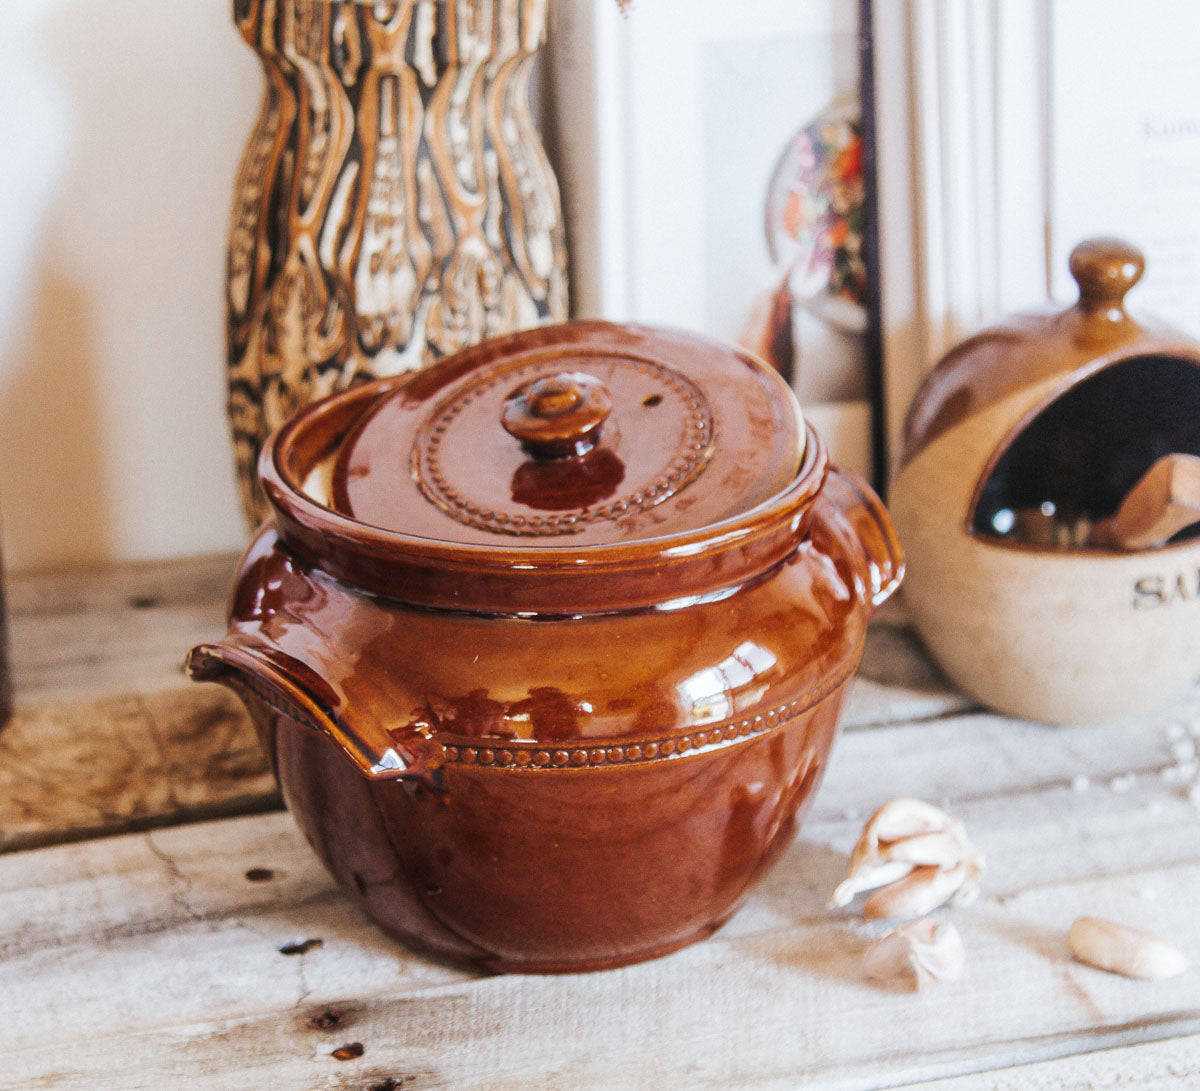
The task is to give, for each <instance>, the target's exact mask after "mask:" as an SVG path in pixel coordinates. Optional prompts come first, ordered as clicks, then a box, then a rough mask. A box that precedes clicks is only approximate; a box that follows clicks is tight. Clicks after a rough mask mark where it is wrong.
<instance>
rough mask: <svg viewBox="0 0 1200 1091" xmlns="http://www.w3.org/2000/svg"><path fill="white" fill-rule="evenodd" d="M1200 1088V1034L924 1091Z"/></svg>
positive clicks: (937, 1084)
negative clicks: (1199, 1085)
mask: <svg viewBox="0 0 1200 1091" xmlns="http://www.w3.org/2000/svg"><path fill="white" fill-rule="evenodd" d="M1198 1084H1200V1035H1187V1036H1185V1037H1182V1038H1172V1039H1168V1040H1166V1041H1148V1042H1142V1043H1140V1044H1138V1045H1136V1046H1124V1047H1121V1048H1117V1049H1102V1050H1096V1051H1095V1052H1094V1053H1083V1054H1074V1055H1072V1056H1069V1057H1059V1058H1056V1059H1055V1060H1052V1061H1040V1062H1037V1063H1034V1064H1028V1065H1021V1066H1020V1067H1019V1068H1006V1069H1004V1070H1003V1071H991V1072H979V1073H975V1074H973V1075H970V1076H951V1077H950V1078H948V1079H945V1080H934V1081H932V1082H930V1083H923V1084H920V1085H919V1086H920V1087H921V1089H922V1091H1109V1089H1110V1088H1120V1089H1123V1091H1128V1089H1134V1091H1136V1089H1138V1088H1143V1089H1149V1088H1153V1089H1161V1088H1179V1089H1180V1091H1190V1089H1191V1088H1194V1087H1196V1086H1197V1085H1198Z"/></svg>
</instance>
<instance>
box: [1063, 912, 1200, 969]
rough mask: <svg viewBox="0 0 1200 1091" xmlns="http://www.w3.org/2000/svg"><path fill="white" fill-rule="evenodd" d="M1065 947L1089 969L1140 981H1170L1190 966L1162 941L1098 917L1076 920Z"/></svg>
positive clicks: (1181, 955)
mask: <svg viewBox="0 0 1200 1091" xmlns="http://www.w3.org/2000/svg"><path fill="white" fill-rule="evenodd" d="M1067 946H1068V947H1069V948H1070V949H1071V954H1073V955H1074V956H1075V957H1076V958H1077V959H1079V960H1080V961H1081V962H1086V963H1087V964H1088V965H1089V966H1095V967H1097V968H1098V969H1101V970H1108V971H1110V972H1111V973H1114V974H1123V975H1124V976H1125V977H1136V978H1140V979H1141V980H1143V981H1159V980H1161V979H1163V978H1165V977H1174V976H1175V975H1176V974H1181V973H1183V971H1184V970H1186V969H1187V968H1188V966H1189V965H1190V963H1189V961H1188V957H1187V955H1185V954H1184V953H1183V952H1182V951H1181V950H1179V948H1178V947H1175V946H1174V945H1173V944H1170V943H1168V942H1167V941H1166V940H1162V939H1159V938H1158V937H1157V936H1152V935H1150V933H1149V932H1140V931H1138V930H1137V929H1136V928H1129V927H1128V926H1126V925H1123V924H1114V923H1113V922H1112V921H1106V920H1101V919H1100V918H1099V917H1080V918H1079V919H1078V920H1076V921H1075V923H1074V924H1073V925H1071V931H1070V932H1069V933H1067Z"/></svg>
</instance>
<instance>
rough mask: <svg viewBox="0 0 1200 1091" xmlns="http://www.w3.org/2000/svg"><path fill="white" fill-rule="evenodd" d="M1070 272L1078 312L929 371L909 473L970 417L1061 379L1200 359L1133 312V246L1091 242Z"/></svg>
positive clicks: (984, 337) (1024, 323) (911, 421)
mask: <svg viewBox="0 0 1200 1091" xmlns="http://www.w3.org/2000/svg"><path fill="white" fill-rule="evenodd" d="M1069 267H1070V271H1071V276H1072V277H1073V278H1074V280H1075V283H1076V285H1077V286H1078V289H1079V298H1078V300H1077V301H1076V302H1075V304H1074V305H1073V306H1071V307H1068V308H1066V309H1065V310H1054V311H1046V312H1041V313H1031V314H1017V315H1011V316H1009V317H1006V318H1004V319H1002V320H1001V321H1000V322H998V323H997V324H996V325H994V326H990V327H988V328H987V329H984V330H982V331H981V332H979V333H977V334H976V335H974V336H973V337H970V338H968V339H967V340H965V341H963V342H962V343H961V344H959V345H957V346H956V347H954V348H953V349H952V350H951V351H950V352H949V353H947V354H946V355H945V356H944V357H943V358H942V359H941V361H940V362H939V363H938V365H937V367H936V368H934V370H933V371H932V372H930V374H929V375H928V377H927V378H926V380H925V382H924V384H923V385H922V386H921V389H920V390H919V391H918V392H917V395H916V397H915V398H914V400H913V403H912V405H911V407H910V409H909V412H908V417H907V420H906V423H905V429H904V439H903V443H902V448H901V451H902V453H901V465H902V466H904V465H907V464H908V463H909V462H911V461H912V459H913V458H914V457H915V456H916V455H917V454H918V453H919V452H920V451H921V450H923V449H924V448H925V447H926V446H928V445H929V443H931V442H932V441H933V440H935V439H936V438H937V437H938V436H940V435H942V434H943V433H945V432H947V431H948V430H949V429H951V428H953V427H954V426H955V425H957V424H958V423H960V422H961V421H963V420H965V419H966V418H967V417H970V416H973V415H974V414H976V413H978V412H980V411H982V410H984V409H987V408H988V407H989V406H992V405H995V404H996V403H998V402H1000V401H1002V400H1003V399H1004V398H1006V397H1008V396H1009V395H1010V394H1012V393H1014V392H1015V391H1017V390H1019V389H1022V388H1024V387H1032V386H1035V385H1037V384H1040V383H1042V382H1043V381H1045V380H1047V379H1050V378H1052V377H1053V376H1055V375H1061V376H1062V377H1063V382H1064V384H1069V383H1071V382H1075V381H1077V380H1079V379H1082V378H1085V377H1086V376H1087V375H1089V374H1092V373H1093V372H1094V371H1097V370H1100V369H1102V368H1103V367H1105V366H1107V365H1108V364H1111V363H1113V362H1115V361H1116V360H1119V359H1125V358H1128V357H1130V356H1134V355H1150V354H1162V355H1180V356H1184V357H1187V358H1189V359H1192V360H1195V359H1196V358H1197V350H1198V349H1200V345H1198V344H1197V342H1196V341H1195V340H1193V339H1192V338H1190V337H1188V336H1186V335H1185V334H1183V333H1181V332H1179V331H1177V330H1175V329H1172V328H1171V327H1170V326H1167V325H1166V324H1164V323H1161V322H1158V321H1156V320H1154V319H1152V318H1147V317H1145V316H1142V315H1138V316H1137V317H1135V316H1133V315H1131V314H1130V313H1129V312H1128V310H1127V309H1126V306H1125V296H1126V294H1127V293H1128V292H1129V291H1130V290H1131V289H1132V288H1133V287H1134V286H1135V285H1136V284H1137V283H1138V281H1139V280H1140V279H1141V277H1142V274H1143V272H1144V271H1145V268H1146V259H1145V256H1144V255H1143V254H1142V252H1141V251H1140V250H1139V249H1138V248H1137V247H1136V246H1134V245H1133V244H1132V243H1129V242H1127V241H1125V240H1124V239H1119V238H1113V237H1097V238H1091V239H1087V240H1085V241H1083V242H1081V243H1079V244H1078V245H1077V246H1076V247H1075V248H1074V249H1073V250H1072V251H1071V256H1070V266H1069Z"/></svg>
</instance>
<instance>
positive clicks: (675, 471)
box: [260, 322, 827, 613]
mask: <svg viewBox="0 0 1200 1091" xmlns="http://www.w3.org/2000/svg"><path fill="white" fill-rule="evenodd" d="M826 468H827V460H826V458H825V454H824V450H823V448H822V446H821V443H820V440H819V439H817V438H816V436H815V434H814V433H812V432H811V431H809V430H807V429H806V428H805V426H804V422H803V418H802V415H801V413H800V409H799V406H798V405H797V404H796V401H795V398H794V396H793V395H792V393H791V390H790V389H789V388H788V387H787V385H786V384H785V383H784V382H783V381H782V379H780V377H779V376H778V375H777V374H776V373H775V372H774V371H773V370H771V369H770V368H768V367H767V366H766V365H764V364H763V363H761V361H759V360H757V359H756V358H755V357H753V356H751V355H749V354H748V353H745V352H743V351H741V350H739V349H736V348H734V347H732V346H727V345H725V344H722V343H718V342H714V341H712V340H709V339H707V338H704V337H700V336H697V335H694V334H689V333H683V332H678V331H673V330H662V329H656V328H649V327H643V326H628V325H618V324H613V323H606V322H571V323H565V324H561V325H557V326H542V327H537V328H535V329H531V330H525V331H523V332H521V333H517V334H513V335H510V336H508V337H504V338H498V339H494V340H491V341H487V342H484V343H482V344H480V345H477V346H475V347H474V348H471V349H468V350H466V351H464V352H460V353H457V354H455V355H454V356H453V357H448V358H446V359H445V360H443V361H441V362H439V363H437V364H435V365H433V366H432V367H430V368H429V369H427V370H426V371H424V372H421V373H419V374H417V375H415V376H407V377H399V378H397V379H392V380H383V381H381V382H376V383H372V384H367V385H366V386H365V387H360V388H356V389H354V390H352V391H350V392H347V393H346V394H342V395H338V396H335V397H334V398H332V399H329V400H327V401H326V402H323V403H319V404H318V405H317V406H315V407H313V408H312V409H310V410H309V411H306V412H305V413H302V414H301V415H300V416H299V417H298V418H296V419H294V420H293V421H292V422H291V423H290V424H288V425H286V426H285V427H284V428H283V429H282V430H281V431H280V432H278V433H277V434H276V436H275V437H273V438H272V439H271V440H270V441H269V442H268V443H267V445H266V447H265V448H264V451H263V456H262V459H261V461H260V475H261V477H262V480H263V486H264V489H265V491H266V493H267V496H268V497H269V499H270V500H271V502H272V504H273V505H274V507H275V508H276V511H277V514H278V520H277V521H278V523H279V526H280V531H281V534H282V536H283V537H284V539H285V541H287V542H288V544H289V545H290V546H292V547H293V548H294V549H295V550H296V551H297V552H299V553H300V554H301V555H302V556H304V557H306V558H307V559H309V560H311V561H313V562H314V563H317V564H319V566H320V567H323V568H325V569H326V570H327V571H331V572H332V573H333V574H334V575H337V576H339V577H342V578H346V579H348V580H349V581H350V582H353V583H357V584H360V585H362V586H365V587H367V588H368V589H371V590H376V591H382V592H383V593H386V594H389V595H393V596H395V597H398V598H401V599H403V600H405V601H409V602H413V603H416V604H422V605H433V606H438V605H441V606H454V607H459V608H464V609H477V610H511V611H513V612H518V613H522V612H571V611H572V610H576V609H609V608H618V609H619V608H625V607H629V606H645V605H656V604H659V603H661V601H662V599H663V597H664V595H666V596H667V597H671V596H674V595H686V594H703V593H705V591H706V590H712V589H713V588H715V587H716V586H719V585H721V584H724V585H729V584H732V583H734V582H736V580H737V579H738V578H739V577H740V576H745V575H748V574H751V573H753V572H756V571H761V570H762V569H763V568H765V567H767V566H768V565H769V564H771V563H774V562H775V561H778V560H781V559H782V558H783V557H784V556H786V555H787V553H788V552H790V550H791V549H792V548H794V546H795V544H796V542H797V541H798V540H799V537H800V536H801V535H802V534H803V532H804V530H805V529H806V519H807V514H806V513H807V508H808V505H809V502H810V501H811V500H812V499H813V497H814V496H815V495H816V494H817V493H818V492H819V491H820V488H821V485H822V483H823V481H824V475H825V472H826ZM668 566H669V567H670V569H671V576H672V579H671V581H670V583H669V584H665V583H664V581H663V576H664V573H665V569H666V567H668Z"/></svg>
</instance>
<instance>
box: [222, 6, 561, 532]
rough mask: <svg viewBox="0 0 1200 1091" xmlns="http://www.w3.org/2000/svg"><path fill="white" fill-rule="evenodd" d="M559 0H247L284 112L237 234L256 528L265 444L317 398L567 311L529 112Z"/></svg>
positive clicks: (235, 421)
mask: <svg viewBox="0 0 1200 1091" xmlns="http://www.w3.org/2000/svg"><path fill="white" fill-rule="evenodd" d="M550 2H551V0H379V2H369V0H234V19H235V21H236V23H237V26H238V29H239V30H240V31H241V33H242V36H243V37H244V38H245V39H246V41H248V42H249V43H250V45H251V46H253V48H254V49H255V50H256V51H257V52H258V54H259V55H260V56H261V58H262V62H263V66H264V68H265V70H266V97H265V100H264V103H263V108H262V113H261V115H260V116H259V119H258V124H257V126H256V128H255V131H254V134H253V136H252V137H251V139H250V144H249V146H248V147H247V149H246V153H245V157H244V158H243V160H242V166H241V170H240V173H239V176H238V180H237V189H236V193H235V199H234V212H233V223H232V227H231V229H230V238H229V268H228V296H227V308H228V312H227V313H228V363H229V416H230V422H231V425H232V429H233V441H234V450H235V455H236V459H237V469H238V475H239V480H240V484H241V489H242V498H243V503H244V506H245V511H246V517H247V519H248V520H249V521H250V522H251V524H256V523H257V522H258V521H259V520H260V519H261V518H262V516H263V515H264V514H265V511H266V506H265V502H264V500H263V498H262V497H261V495H260V494H259V493H258V491H257V486H256V484H255V475H254V465H255V461H256V459H257V457H258V450H259V447H260V445H261V443H262V441H263V440H264V439H265V438H266V436H267V434H268V433H269V432H270V431H271V430H272V429H274V428H275V427H276V426H277V425H279V424H280V423H282V422H283V421H284V420H286V419H287V418H288V417H289V416H290V415H291V414H292V413H293V412H294V411H295V410H297V409H298V408H299V407H301V406H302V405H304V404H306V403H308V402H310V401H312V400H313V399H315V398H318V397H321V396H322V395H325V394H328V393H330V392H332V391H334V390H338V389H341V388H343V387H345V386H348V385H349V384H351V383H353V382H355V381H357V380H360V379H364V378H370V377H374V376H379V375H390V374H395V373H397V372H400V371H404V370H407V369H411V368H417V367H420V366H421V365H422V364H424V363H426V362H428V361H430V360H433V359H435V358H437V357H439V356H442V355H444V354H445V353H449V352H453V351H455V350H457V349H459V348H462V347H464V346H466V345H470V344H473V343H475V342H476V341H480V340H482V339H483V338H485V337H489V336H492V335H495V334H499V333H505V332H508V331H510V330H515V329H521V328H524V327H527V326H532V325H536V324H537V323H539V322H542V321H552V320H553V321H557V320H560V319H563V318H565V317H566V316H567V283H566V249H565V244H564V235H563V227H562V214H561V209H560V205H559V197H558V186H557V183H556V182H555V179H554V175H553V173H552V171H551V169H550V165H549V163H548V161H547V159H546V155H545V152H544V151H543V149H542V145H541V140H540V137H539V135H538V132H537V130H536V128H535V126H534V123H533V120H532V117H531V115H530V111H529V101H528V86H529V77H530V71H531V67H532V62H533V60H534V58H535V56H536V54H537V51H538V50H539V49H540V48H541V46H542V45H543V44H544V43H545V41H546V24H547V7H548V5H549V3H550Z"/></svg>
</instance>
